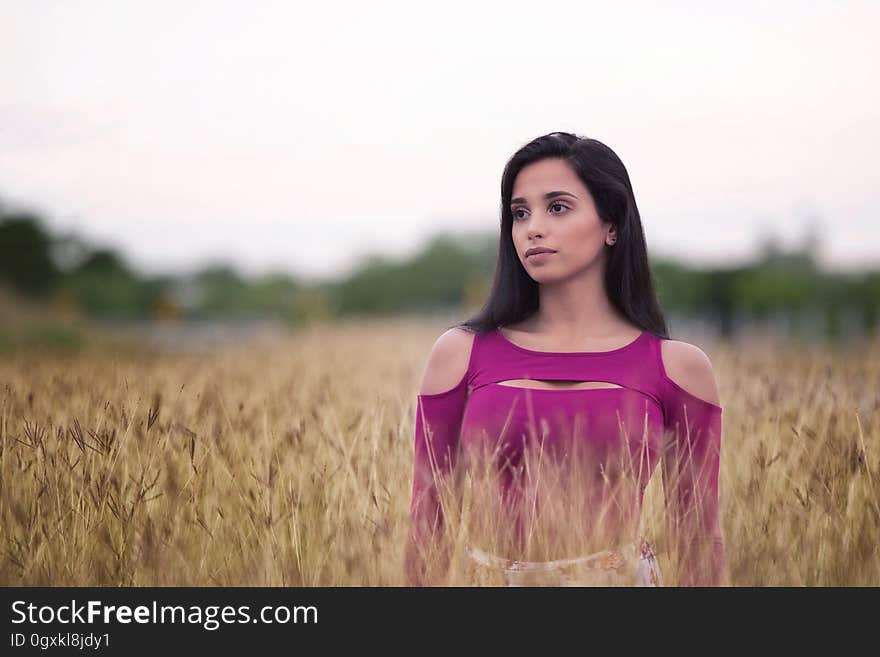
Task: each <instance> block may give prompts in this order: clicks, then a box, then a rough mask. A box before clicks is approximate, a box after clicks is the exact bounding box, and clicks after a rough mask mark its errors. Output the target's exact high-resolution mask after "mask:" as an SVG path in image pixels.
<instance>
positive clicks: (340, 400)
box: [0, 320, 880, 586]
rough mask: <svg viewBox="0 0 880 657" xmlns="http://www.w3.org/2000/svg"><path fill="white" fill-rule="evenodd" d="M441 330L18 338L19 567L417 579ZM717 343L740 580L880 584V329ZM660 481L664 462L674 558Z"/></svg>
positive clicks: (726, 495) (9, 410)
mask: <svg viewBox="0 0 880 657" xmlns="http://www.w3.org/2000/svg"><path fill="white" fill-rule="evenodd" d="M442 328H443V327H442V325H436V324H427V323H420V322H416V321H414V320H407V321H398V322H390V321H388V322H383V321H359V322H349V323H342V324H336V325H326V326H318V325H315V326H312V327H310V328H304V329H302V330H300V331H299V332H297V333H295V334H291V336H290V337H289V338H285V339H277V340H273V341H271V342H263V343H259V344H250V345H240V346H237V347H230V348H226V349H223V350H222V351H217V352H215V353H214V354H209V355H205V354H186V353H177V354H170V353H161V352H156V351H155V350H150V351H144V352H140V351H138V350H132V349H128V350H125V351H118V350H114V349H109V348H108V349H107V350H94V349H90V350H87V351H85V352H78V351H76V350H73V351H69V350H65V351H64V352H63V353H62V354H59V353H55V352H53V351H46V350H28V349H25V350H14V351H10V352H8V353H6V354H2V355H0V584H2V585H6V586H13V585H25V586H45V585H55V586H72V585H78V586H90V585H121V586H169V585H192V586H201V585H205V586H211V585H229V586H245V585H247V586H313V585H321V586H347V585H367V586H384V585H399V584H402V583H403V576H402V571H401V567H402V558H403V547H404V543H405V539H406V532H407V513H408V509H409V502H410V491H411V484H412V479H411V478H412V437H413V420H414V413H415V401H416V400H415V394H416V391H417V388H418V385H419V379H420V376H421V370H422V367H423V365H424V362H425V358H426V357H427V353H428V350H429V349H430V346H431V344H432V342H433V340H434V339H435V338H436V337H437V335H439V333H440V332H441V331H442ZM701 346H703V347H704V349H705V350H706V351H707V353H708V354H709V355H710V357H711V358H712V361H713V365H714V368H715V372H716V376H717V378H718V382H719V389H720V391H721V397H722V402H723V405H724V409H725V410H724V441H723V458H722V471H721V496H722V510H723V511H722V512H723V524H724V534H725V537H726V551H727V560H728V566H729V569H730V576H731V583H732V584H733V585H756V586H764V585H792V586H801V585H808V586H824V585H839V586H877V585H880V547H878V536H880V504H878V501H880V430H878V419H880V417H878V411H880V395H878V392H877V391H878V390H880V344H878V343H877V342H876V341H874V342H872V343H864V344H862V345H849V346H848V347H844V348H834V347H830V346H820V345H805V344H800V343H785V344H772V343H760V344H757V343H756V344H751V345H739V346H734V345H730V344H719V345H701ZM661 491H662V488H661V486H660V481H659V472H656V473H655V476H654V477H653V479H652V480H651V482H650V483H649V485H648V489H647V491H646V497H645V509H644V512H643V514H644V522H645V524H646V526H647V527H648V528H649V530H650V531H651V532H652V533H653V535H655V536H656V537H657V540H656V545H657V547H658V548H659V549H658V557H659V558H660V562H661V567H662V566H663V565H664V559H665V558H666V557H665V556H664V546H665V545H666V543H667V542H668V541H667V540H666V537H665V536H664V534H663V529H662V527H663V523H662V517H663V516H662V513H663V510H662V502H663V500H662V492H661ZM670 583H673V582H670Z"/></svg>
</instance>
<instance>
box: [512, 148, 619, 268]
mask: <svg viewBox="0 0 880 657" xmlns="http://www.w3.org/2000/svg"><path fill="white" fill-rule="evenodd" d="M548 194H549V195H551V196H550V198H547V195H548ZM511 199H512V200H511V203H510V209H511V214H512V215H513V224H512V226H511V235H512V237H513V245H514V247H516V253H517V255H518V256H519V260H520V262H521V263H522V265H523V267H525V270H526V272H527V273H528V274H529V276H531V277H532V279H534V280H535V281H536V282H538V283H552V282H554V281H559V280H563V279H566V278H569V277H571V276H573V275H575V274H577V273H579V272H581V271H583V270H584V269H586V268H588V267H592V266H595V265H597V264H598V265H601V264H602V263H603V262H604V259H605V248H606V244H611V243H613V241H614V240H615V239H616V238H617V233H616V230H615V227H614V225H613V224H611V223H603V222H602V220H601V219H600V218H599V215H598V214H597V213H596V207H595V205H593V197H592V196H591V195H590V192H589V191H588V190H587V188H586V186H585V185H584V183H583V182H581V179H580V178H578V176H577V174H575V172H574V171H572V170H571V168H570V167H569V166H568V164H567V163H566V162H565V161H564V160H562V159H560V158H547V159H543V160H539V161H537V162H533V163H531V164H529V165H527V166H525V167H523V168H522V169H521V170H520V172H519V174H517V176H516V180H514V183H513V194H512V196H511ZM539 246H540V247H547V248H550V249H553V251H554V253H551V254H547V255H539V256H531V257H527V256H526V252H527V251H528V250H529V249H531V248H533V247H539Z"/></svg>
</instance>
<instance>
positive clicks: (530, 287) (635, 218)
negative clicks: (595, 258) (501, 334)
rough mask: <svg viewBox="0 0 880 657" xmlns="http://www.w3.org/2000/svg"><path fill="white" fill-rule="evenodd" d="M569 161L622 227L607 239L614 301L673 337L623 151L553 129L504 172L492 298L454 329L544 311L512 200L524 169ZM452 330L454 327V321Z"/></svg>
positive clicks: (601, 209) (485, 326) (600, 209)
mask: <svg viewBox="0 0 880 657" xmlns="http://www.w3.org/2000/svg"><path fill="white" fill-rule="evenodd" d="M549 157H556V158H561V159H563V160H565V161H566V162H567V163H568V165H569V166H570V167H571V168H572V170H573V171H574V172H575V173H576V174H577V176H578V177H579V178H580V179H581V180H582V181H583V183H584V185H586V187H587V189H588V190H589V192H590V194H591V195H592V197H593V201H594V203H595V206H596V211H597V213H598V214H599V217H600V218H601V219H602V220H603V221H606V222H607V221H611V222H613V223H614V224H615V226H616V227H617V242H616V243H615V244H614V246H613V247H612V246H608V245H606V246H605V248H606V249H608V254H607V255H608V261H607V267H606V271H605V291H606V293H607V294H608V298H609V301H610V302H611V303H612V304H613V305H614V307H615V308H616V309H617V310H618V311H619V312H621V313H622V314H623V315H624V316H625V317H626V318H628V319H629V320H630V321H631V322H632V323H633V324H635V325H637V326H639V327H640V328H641V329H642V330H645V331H649V332H651V333H653V334H655V335H657V336H658V337H662V338H668V337H669V334H668V332H667V329H666V320H665V318H664V317H663V311H662V310H661V309H660V304H659V302H658V301H657V295H656V293H655V291H654V282H653V278H652V275H651V268H650V266H649V264H648V249H647V246H646V245H645V234H644V231H643V230H642V220H641V217H640V216H639V209H638V207H636V199H635V196H634V195H633V190H632V184H631V183H630V180H629V174H628V173H627V171H626V167H624V166H623V162H621V161H620V158H619V157H617V154H616V153H615V152H614V151H612V150H611V149H610V148H608V146H606V145H605V144H603V143H602V142H600V141H597V140H595V139H590V138H588V137H579V136H577V135H574V134H571V133H569V132H551V133H550V134H547V135H544V136H542V137H538V138H537V139H534V140H533V141H531V142H529V143H528V144H526V145H525V146H523V147H522V148H520V149H519V150H518V151H517V152H516V153H514V154H513V157H511V158H510V160H509V161H508V162H507V164H506V165H505V167H504V175H503V176H502V177H501V235H500V239H499V242H498V258H497V260H496V263H495V278H494V281H493V282H492V288H491V290H490V292H489V298H488V300H487V301H486V303H485V305H484V306H483V308H482V309H481V310H480V311H479V312H478V313H477V314H476V315H475V316H473V317H472V318H471V319H469V320H467V321H466V322H462V323H460V324H455V325H454V327H457V328H463V329H466V330H469V331H472V332H477V333H484V332H486V331H491V330H494V329H496V328H499V327H502V326H506V325H507V324H513V323H515V322H519V321H521V320H523V319H525V318H527V317H529V316H530V315H531V314H532V313H534V312H535V311H537V310H538V283H537V282H535V280H534V279H533V278H532V277H531V276H529V275H528V273H527V272H526V270H525V268H524V267H523V266H522V263H521V262H520V260H519V257H518V256H517V253H516V248H515V247H514V245H513V238H512V237H511V226H512V224H513V213H512V212H511V210H510V199H511V196H512V194H513V183H514V181H515V180H516V176H517V174H518V173H519V172H520V170H521V169H522V168H523V167H524V166H526V165H527V164H531V163H533V162H536V161H538V160H542V159H544V158H549ZM450 328H452V327H450Z"/></svg>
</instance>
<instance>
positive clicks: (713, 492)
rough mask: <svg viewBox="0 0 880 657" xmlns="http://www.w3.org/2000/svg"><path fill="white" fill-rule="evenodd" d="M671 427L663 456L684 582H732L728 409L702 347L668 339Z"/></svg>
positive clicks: (666, 373)
mask: <svg viewBox="0 0 880 657" xmlns="http://www.w3.org/2000/svg"><path fill="white" fill-rule="evenodd" d="M662 354H663V355H662V359H663V366H664V370H665V371H664V385H665V394H664V397H665V404H664V411H665V414H666V421H665V428H666V430H667V432H668V433H667V439H668V440H667V443H666V445H665V448H664V451H663V455H662V460H661V463H662V473H663V488H664V497H665V500H666V510H667V520H668V523H667V527H668V528H669V532H670V536H671V538H672V540H673V542H674V546H675V548H676V551H677V553H678V563H679V566H680V568H679V570H680V576H679V582H678V583H679V586H723V585H725V584H726V583H727V566H726V559H725V551H724V537H723V534H722V531H721V514H720V503H719V502H720V500H719V489H718V479H719V471H720V464H721V434H722V408H721V405H720V400H719V395H718V387H717V385H716V383H715V376H714V373H713V370H712V363H711V362H710V361H709V358H708V356H706V354H705V353H703V351H702V350H700V349H699V348H698V347H695V346H694V345H690V344H687V343H685V342H678V341H673V340H666V341H664V342H663V343H662Z"/></svg>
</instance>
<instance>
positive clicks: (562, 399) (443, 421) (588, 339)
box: [405, 132, 726, 586]
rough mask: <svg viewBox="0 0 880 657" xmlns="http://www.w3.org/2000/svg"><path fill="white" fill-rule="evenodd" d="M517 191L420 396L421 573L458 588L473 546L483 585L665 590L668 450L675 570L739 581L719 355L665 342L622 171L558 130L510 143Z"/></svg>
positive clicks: (414, 549) (413, 564)
mask: <svg viewBox="0 0 880 657" xmlns="http://www.w3.org/2000/svg"><path fill="white" fill-rule="evenodd" d="M501 197H502V205H501V235H500V243H499V248H498V258H497V263H496V269H495V278H494V282H493V285H492V289H491V292H490V294H489V298H488V300H487V302H486V304H485V306H484V307H483V308H482V310H481V311H480V312H479V313H478V314H477V315H476V316H475V317H474V318H472V319H470V320H468V321H467V322H464V323H462V324H459V325H456V326H454V327H452V328H450V329H449V330H447V331H446V332H445V333H444V334H443V335H441V336H440V338H439V339H437V341H436V342H435V344H434V346H433V349H432V351H431V353H430V356H429V358H428V363H427V366H426V368H425V372H424V376H423V380H422V384H421V388H420V390H419V394H418V408H417V412H416V428H415V450H414V468H413V486H412V501H411V504H410V526H409V535H408V541H407V546H406V555H405V571H406V575H407V579H408V581H409V582H410V583H411V584H421V585H425V584H436V583H441V582H443V581H444V580H443V578H444V575H445V574H446V573H447V569H448V566H449V564H450V551H451V550H453V549H455V548H460V547H462V546H463V547H464V553H465V554H466V555H467V560H466V563H468V564H470V565H471V566H473V567H474V570H473V572H474V573H475V574H476V573H480V577H481V578H483V579H481V580H480V581H484V582H491V581H496V582H499V583H506V584H508V585H517V584H527V583H535V584H542V585H545V584H571V585H587V584H600V585H649V586H650V585H660V584H661V583H662V581H663V578H662V576H661V574H660V572H659V568H658V566H657V560H656V558H655V556H654V553H653V550H652V546H651V543H650V542H649V541H648V540H647V538H646V537H645V536H644V535H643V534H642V533H641V530H640V529H639V527H638V522H639V514H640V510H641V503H642V493H643V491H644V488H645V486H646V484H647V482H648V480H649V478H650V476H651V474H652V472H653V471H654V469H655V468H656V467H657V465H658V463H659V464H660V469H661V472H662V479H663V489H664V497H665V502H666V512H667V514H666V515H667V519H668V524H667V536H668V541H667V542H668V543H670V545H669V546H668V547H669V548H670V551H671V552H672V553H673V556H674V557H675V562H676V563H677V564H678V566H679V568H678V572H679V576H678V582H677V583H678V584H679V585H695V586H701V585H702V586H718V585H722V584H724V583H726V567H725V555H724V541H723V536H722V532H721V526H720V520H719V504H718V501H719V500H718V469H719V458H720V444H721V406H720V401H719V398H718V391H717V386H716V383H715V378H714V374H713V370H712V365H711V363H710V361H709V359H708V357H707V356H706V355H705V353H703V352H702V351H701V350H700V349H699V348H698V347H696V346H694V345H691V344H688V343H685V342H680V341H675V340H671V339H669V336H668V333H667V330H666V322H665V320H664V317H663V313H662V311H661V309H660V307H659V304H658V302H657V299H656V295H655V292H654V287H653V282H652V278H651V272H650V268H649V265H648V257H647V249H646V244H645V237H644V233H643V230H642V225H641V219H640V216H639V212H638V209H637V207H636V202H635V198H634V195H633V190H632V185H631V183H630V180H629V175H628V174H627V171H626V168H625V167H624V165H623V163H622V162H621V161H620V159H619V158H618V157H617V155H616V154H615V153H614V152H613V151H612V150H611V149H610V148H608V147H607V146H605V145H604V144H602V143H601V142H599V141H596V140H595V139H589V138H583V137H578V136H577V135H573V134H569V133H563V132H555V133H551V134H548V135H545V136H542V137H539V138H537V139H535V140H534V141H532V142H530V143H528V144H526V145H525V146H524V147H522V148H521V149H520V150H519V151H517V152H516V153H515V154H514V155H513V157H512V158H511V159H510V161H509V162H508V163H507V165H506V167H505V170H504V174H503V177H502V181H501ZM465 473H466V475H465ZM465 480H466V482H467V485H466V486H462V485H461V484H462V481H465ZM475 482H477V483H475ZM487 482H488V483H487ZM463 491H467V492H465V493H463ZM462 495H465V496H467V502H468V503H467V504H466V505H465V506H463V503H464V500H465V498H464V497H462ZM450 514H453V515H455V516H456V517H457V518H458V522H457V523H454V524H455V526H456V527H458V528H459V531H458V532H457V535H456V536H450V535H449V532H447V531H445V530H446V528H447V527H448V526H450V525H451V523H450V522H448V521H449V516H450ZM478 516H479V522H477V521H476V519H477V517H478ZM465 527H466V528H467V529H466V531H462V528H465ZM490 574H492V575H491V576H494V579H491V577H490ZM487 578H488V579H487Z"/></svg>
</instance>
